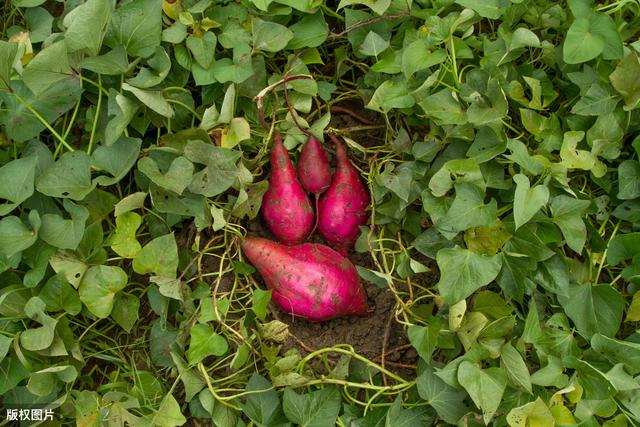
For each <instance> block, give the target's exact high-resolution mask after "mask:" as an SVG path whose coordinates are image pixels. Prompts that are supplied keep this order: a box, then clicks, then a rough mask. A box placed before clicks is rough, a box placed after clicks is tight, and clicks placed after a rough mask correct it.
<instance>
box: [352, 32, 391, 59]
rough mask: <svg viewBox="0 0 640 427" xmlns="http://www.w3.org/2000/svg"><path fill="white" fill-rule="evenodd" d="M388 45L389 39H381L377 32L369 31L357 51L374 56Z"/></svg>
mask: <svg viewBox="0 0 640 427" xmlns="http://www.w3.org/2000/svg"><path fill="white" fill-rule="evenodd" d="M388 47H389V41H388V40H385V39H383V38H382V37H381V36H380V35H379V34H378V33H376V32H374V31H369V33H368V34H367V36H366V37H365V38H364V41H363V42H362V44H361V45H360V48H359V52H360V53H361V54H363V55H365V56H375V57H376V58H377V57H378V55H380V54H381V53H382V52H384V51H385V50H386V49H387V48H388Z"/></svg>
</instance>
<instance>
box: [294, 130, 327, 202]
mask: <svg viewBox="0 0 640 427" xmlns="http://www.w3.org/2000/svg"><path fill="white" fill-rule="evenodd" d="M298 177H299V178H300V183H301V184H302V186H303V187H304V189H305V190H307V191H308V192H309V193H313V194H320V193H322V192H324V191H325V190H326V189H327V188H329V186H330V185H331V166H330V165H329V159H328V158H327V153H326V152H325V151H324V149H323V148H322V145H321V144H320V141H319V140H318V138H316V137H315V136H313V135H309V137H308V138H307V142H305V143H304V145H303V146H302V150H301V151H300V159H299V160H298Z"/></svg>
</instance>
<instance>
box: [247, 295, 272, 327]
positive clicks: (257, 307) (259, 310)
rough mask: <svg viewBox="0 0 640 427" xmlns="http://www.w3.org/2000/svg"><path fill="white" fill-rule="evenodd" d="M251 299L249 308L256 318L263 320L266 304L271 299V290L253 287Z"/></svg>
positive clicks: (265, 313)
mask: <svg viewBox="0 0 640 427" xmlns="http://www.w3.org/2000/svg"><path fill="white" fill-rule="evenodd" d="M252 299H253V303H252V305H251V310H252V311H253V312H254V313H255V314H256V316H257V317H258V319H260V320H264V319H265V318H266V317H267V305H268V304H269V301H271V291H263V290H262V289H254V290H253V298H252Z"/></svg>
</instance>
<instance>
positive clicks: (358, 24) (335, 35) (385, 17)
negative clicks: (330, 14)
mask: <svg viewBox="0 0 640 427" xmlns="http://www.w3.org/2000/svg"><path fill="white" fill-rule="evenodd" d="M410 14H411V11H410V10H405V11H404V12H402V13H398V14H396V15H382V16H374V17H373V18H371V19H365V20H364V21H360V22H356V23H355V24H353V25H351V26H349V27H347V28H345V29H344V30H342V31H340V32H339V33H331V34H329V38H338V37H342V36H344V35H345V34H347V33H348V32H350V31H353V30H355V29H356V28H360V27H364V26H365V25H369V24H375V23H376V22H378V21H387V20H392V19H398V18H403V17H405V16H408V15H410Z"/></svg>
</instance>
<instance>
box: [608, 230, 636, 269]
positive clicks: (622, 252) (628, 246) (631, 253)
mask: <svg viewBox="0 0 640 427" xmlns="http://www.w3.org/2000/svg"><path fill="white" fill-rule="evenodd" d="M639 253H640V233H637V232H636V233H626V234H619V235H617V236H615V237H614V238H613V239H611V241H609V245H608V246H607V263H609V265H618V264H620V263H621V262H622V261H624V260H627V259H630V258H633V257H635V256H637V255H638V254H639Z"/></svg>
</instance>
